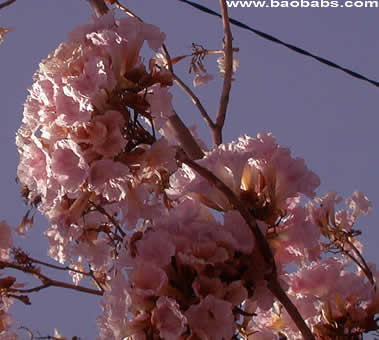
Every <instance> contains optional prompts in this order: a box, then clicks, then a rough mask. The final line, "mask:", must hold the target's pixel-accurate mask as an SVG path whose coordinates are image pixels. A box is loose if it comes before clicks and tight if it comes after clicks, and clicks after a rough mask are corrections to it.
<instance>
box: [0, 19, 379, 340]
mask: <svg viewBox="0 0 379 340" xmlns="http://www.w3.org/2000/svg"><path fill="white" fill-rule="evenodd" d="M163 39H164V34H163V33H161V32H160V31H159V29H158V28H156V27H155V26H152V25H147V24H144V23H141V22H139V21H138V20H136V19H133V18H129V19H121V20H115V18H114V16H113V14H112V13H110V14H107V15H105V16H103V17H102V18H100V19H97V20H95V21H94V23H92V24H90V25H85V26H81V27H79V28H77V29H76V30H75V31H73V32H72V33H71V34H70V36H69V40H68V42H66V43H62V44H61V45H60V46H59V47H58V49H57V50H56V51H54V52H53V53H52V54H51V55H49V57H48V58H47V59H46V60H44V61H43V62H42V63H41V65H40V68H39V71H38V72H37V73H36V74H35V82H34V84H33V85H32V88H31V89H30V95H29V96H28V98H27V101H26V104H25V110H24V119H23V123H22V126H21V128H20V129H19V131H18V134H17V140H16V142H17V146H18V148H19V152H20V165H19V167H18V178H19V180H20V182H21V183H22V185H23V195H24V197H25V198H26V199H27V200H28V201H29V202H30V203H31V204H32V205H35V206H37V207H38V209H39V210H40V211H41V212H43V213H44V214H45V215H46V216H47V217H48V219H49V223H50V226H49V228H48V230H47V231H46V235H47V237H48V239H49V242H50V249H49V254H50V256H52V257H53V258H54V259H56V260H57V261H60V262H61V263H64V262H69V263H70V270H71V271H72V273H71V274H72V278H73V281H74V283H75V284H78V283H79V281H80V280H81V278H82V277H83V275H82V273H81V272H80V270H79V269H82V268H83V267H84V263H87V264H89V266H90V268H91V274H92V273H93V276H92V277H93V279H94V280H95V281H96V284H97V286H98V287H99V289H101V292H102V293H104V296H103V299H102V307H103V314H102V315H101V316H100V317H99V319H98V324H99V328H100V339H107V340H112V339H113V340H121V339H133V340H139V339H141V340H142V339H144V340H145V339H146V340H147V339H149V340H160V339H165V340H176V339H178V340H184V339H186V340H198V339H203V340H206V339H208V340H230V339H232V338H233V337H238V336H239V337H244V338H245V339H267V340H269V339H270V340H271V339H275V338H276V337H277V336H280V337H281V339H302V335H301V334H300V332H299V330H298V329H297V327H296V325H295V324H294V322H293V321H292V319H291V318H290V316H289V315H288V314H287V312H286V311H285V310H284V308H283V306H282V305H281V304H280V303H279V302H278V301H277V299H276V297H275V296H274V295H273V293H272V292H271V291H270V287H269V285H268V281H269V279H268V277H269V276H270V275H271V277H273V275H272V272H271V271H272V269H273V268H272V267H270V268H268V266H267V259H266V258H265V257H264V254H262V252H261V248H262V247H261V244H260V242H262V240H259V238H258V237H257V236H256V235H257V233H256V231H257V230H258V231H259V233H258V234H259V235H260V234H261V235H262V238H263V240H264V241H265V242H267V244H268V246H269V249H270V251H272V258H273V259H272V260H273V262H275V266H274V269H275V270H276V272H275V275H276V276H275V278H277V283H278V284H279V285H280V286H281V287H280V289H282V290H283V291H286V292H287V294H288V295H289V297H290V299H291V301H292V303H293V304H294V305H295V306H296V307H297V309H298V310H299V311H300V313H301V315H302V317H303V318H304V320H305V321H306V322H307V323H308V325H309V326H311V327H313V332H314V334H316V335H317V336H319V337H320V339H335V337H336V336H339V335H341V334H342V335H345V334H349V335H356V334H358V335H359V334H361V333H363V332H368V331H371V330H374V329H376V328H375V327H374V324H375V319H374V317H373V316H374V315H375V313H376V312H378V311H379V310H378V306H379V304H378V301H379V300H378V295H377V293H376V290H375V289H374V288H373V287H374V285H375V282H376V277H377V276H378V274H377V272H376V270H375V269H374V268H373V267H372V266H370V265H368V264H367V263H366V262H365V261H364V260H363V257H362V256H361V252H362V245H361V244H360V243H359V242H358V241H357V240H356V239H355V237H356V236H357V235H358V234H359V232H358V231H357V230H356V229H355V227H354V224H355V222H356V220H357V218H358V216H359V215H360V214H368V213H369V212H370V210H371V205H370V202H369V201H368V199H367V197H365V196H364V195H363V194H361V193H359V192H354V193H353V195H352V196H351V198H349V199H348V200H347V209H345V210H341V211H337V212H336V208H335V205H336V204H338V203H339V202H340V200H341V199H340V198H339V196H338V195H337V194H336V193H334V192H329V193H328V194H327V195H326V196H325V197H323V198H315V195H316V192H315V191H316V189H317V187H318V186H319V184H320V180H319V178H318V176H317V175H316V174H315V173H313V172H312V171H311V170H309V169H308V168H307V166H306V165H305V162H304V160H303V159H301V158H294V157H292V156H291V151H290V150H289V149H288V148H285V147H282V146H280V145H279V144H278V143H277V142H276V140H275V138H274V137H273V136H272V135H271V134H258V135H257V137H256V138H253V137H248V136H241V137H240V138H239V139H238V140H236V141H233V142H231V143H227V144H222V145H219V146H217V147H215V148H214V149H213V150H211V151H206V150H205V147H204V148H203V149H204V150H203V152H204V157H203V158H202V159H200V160H198V161H197V163H196V164H197V165H198V166H199V167H202V168H203V169H206V170H207V171H208V172H209V173H211V174H212V175H213V176H216V177H217V178H218V179H219V180H221V181H222V182H223V183H224V184H225V185H226V187H227V188H228V189H229V190H230V192H232V193H233V195H234V196H235V197H236V199H237V200H238V202H239V203H240V204H241V205H242V206H243V208H244V209H246V211H247V212H248V215H249V218H250V219H251V221H254V228H257V229H256V230H255V229H253V228H252V226H251V224H249V223H248V222H249V221H250V220H249V221H247V219H246V216H244V217H243V214H240V211H239V210H238V207H237V206H236V204H235V203H233V201H232V200H231V199H230V197H228V196H227V195H226V194H225V191H223V190H221V189H220V188H219V187H217V186H215V185H214V184H212V183H214V182H212V181H211V180H210V178H207V177H206V176H204V175H203V174H199V173H198V172H197V171H195V170H194V169H193V168H192V167H191V166H189V165H186V164H185V163H184V162H181V161H180V158H178V157H176V155H177V144H178V143H177V141H176V137H175V133H173V131H172V130H171V129H170V116H172V115H173V108H172V106H171V95H170V93H169V92H168V87H169V86H170V85H171V74H170V72H169V71H168V69H167V67H166V64H165V63H164V62H161V63H160V64H159V63H158V61H157V60H158V59H159V58H157V57H155V58H153V59H151V60H150V63H149V65H148V66H147V67H146V66H145V65H144V64H143V58H142V57H141V55H140V53H141V47H142V45H143V44H144V42H145V41H146V42H147V43H148V45H149V46H150V48H151V49H152V50H153V51H156V50H157V49H158V48H159V47H160V46H161V45H162V42H163ZM157 63H158V64H157ZM219 64H220V69H221V72H224V71H225V70H224V61H223V59H222V58H221V59H220V60H219ZM236 66H237V65H235V67H236ZM195 71H198V72H197V73H196V72H195V73H196V76H197V78H195V79H196V81H197V82H202V81H203V80H205V79H201V78H200V76H201V72H200V69H196V70H195ZM308 199H309V200H310V201H309V202H308V203H306V204H304V202H305V200H308ZM8 231H9V230H8V228H7V226H5V225H3V224H0V233H1V234H2V235H1V236H2V237H1V238H0V257H1V260H2V261H7V260H8V256H9V249H10V247H11V246H12V242H11V238H10V232H8ZM328 252H329V253H332V252H333V256H329V255H328ZM337 255H344V257H342V256H337ZM347 259H349V260H351V261H350V262H348V260H347ZM349 264H352V265H354V266H355V267H349ZM289 265H291V266H292V267H293V269H291V271H289V268H291V266H289ZM325 273H326V274H325ZM324 275H326V279H324V278H323V277H324ZM1 306H2V305H0V307H1ZM284 307H285V306H284ZM0 321H1V319H0ZM4 329H5V327H4ZM0 336H1V334H0Z"/></svg>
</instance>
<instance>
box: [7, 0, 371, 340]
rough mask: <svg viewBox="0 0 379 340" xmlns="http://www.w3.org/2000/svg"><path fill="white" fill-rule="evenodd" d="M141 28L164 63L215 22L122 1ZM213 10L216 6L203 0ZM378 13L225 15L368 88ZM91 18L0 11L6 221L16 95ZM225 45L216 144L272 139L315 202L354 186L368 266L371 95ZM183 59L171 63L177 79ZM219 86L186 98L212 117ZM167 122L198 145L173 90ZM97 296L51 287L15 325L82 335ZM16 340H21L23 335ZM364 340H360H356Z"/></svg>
mask: <svg viewBox="0 0 379 340" xmlns="http://www.w3.org/2000/svg"><path fill="white" fill-rule="evenodd" d="M125 3H126V4H127V5H128V6H129V8H130V9H131V10H133V11H135V12H136V13H137V14H138V15H139V16H141V17H142V18H144V19H145V21H147V22H150V23H154V24H157V25H158V26H160V28H161V30H162V31H164V32H166V33H167V46H168V49H169V51H170V54H171V56H177V55H181V54H187V53H189V52H190V46H191V43H192V42H195V43H198V44H202V45H204V46H205V47H206V48H209V49H218V48H220V46H221V39H222V27H221V24H220V21H219V20H218V19H217V18H215V17H211V16H209V15H207V14H204V13H201V12H199V11H197V10H195V9H192V8H191V7H189V6H187V5H184V4H182V3H179V2H178V1H176V0H154V1H152V0H128V1H127V2H125ZM202 4H203V5H206V6H208V7H210V8H212V9H214V10H217V11H219V8H218V1H216V0H212V1H211V0H203V1H202ZM378 10H379V9H378V8H371V9H370V8H366V9H365V8H350V9H348V8H343V9H341V8H329V9H327V8H326V9H307V8H306V9H298V8H297V9H286V8H284V9H278V8H275V9H268V8H264V9H259V8H256V9H254V8H250V9H247V8H245V9H243V8H239V9H235V8H233V9H230V12H229V14H230V16H231V17H233V18H236V19H239V20H240V21H243V22H245V23H246V24H248V25H250V26H253V27H255V28H257V29H259V30H262V31H264V32H267V33H270V34H272V35H274V36H276V37H278V38H280V39H282V40H284V41H286V42H289V43H292V44H295V45H298V46H300V47H303V48H305V49H307V50H309V51H311V52H313V53H315V54H318V55H321V56H323V57H325V58H329V59H330V60H333V61H336V62H337V63H339V64H341V65H343V66H346V67H348V68H351V69H353V70H355V71H357V72H361V73H362V74H364V75H367V76H368V77H371V78H373V79H376V80H379V67H378V55H379V41H378V39H377V33H378V29H377V18H378ZM90 16H91V11H90V8H89V6H88V4H87V3H86V1H85V0H80V1H78V0H65V1H61V0H60V1H58V0H45V1H42V0H34V1H25V0H17V1H16V3H15V4H13V5H12V6H10V7H8V8H5V9H3V10H1V11H0V26H5V27H12V28H14V29H15V31H14V32H12V33H9V34H8V35H7V36H6V40H5V42H4V43H3V44H2V45H0V60H1V63H0V89H1V91H0V98H1V103H2V117H3V120H2V123H1V124H0V148H1V155H2V157H3V161H2V164H1V172H2V176H1V178H0V180H1V182H0V188H1V190H2V195H1V197H0V203H1V204H0V206H1V210H0V220H2V219H5V220H7V221H8V222H9V223H10V224H11V225H17V224H18V223H19V221H20V219H21V217H22V215H23V214H24V213H25V211H26V207H25V206H24V205H23V203H22V200H21V199H20V196H19V190H18V186H17V185H16V183H15V181H14V179H15V176H16V167H17V163H18V154H17V150H16V147H15V145H14V136H15V132H16V130H17V129H18V127H19V125H20V121H21V118H22V110H23V109H22V105H23V102H24V101H25V98H26V95H27V93H26V89H27V88H28V87H29V86H30V85H31V83H32V75H33V73H34V72H35V71H36V69H37V67H38V63H39V61H40V60H41V59H42V58H45V57H46V56H47V54H48V53H49V52H50V51H52V50H53V49H55V47H56V46H57V45H58V44H59V43H60V42H61V41H63V40H65V39H66V36H67V33H68V32H69V31H70V30H72V28H73V27H74V26H75V25H77V24H80V23H86V22H87V21H88V20H89V18H90ZM232 31H233V36H234V45H235V46H236V47H239V48H240V53H239V55H240V59H241V66H240V68H239V71H238V72H237V74H236V81H235V82H234V83H233V86H232V93H231V101H230V106H229V110H228V117H227V121H226V127H225V130H224V136H225V141H231V140H233V139H236V138H237V137H238V136H239V135H241V134H249V135H251V136H254V135H256V133H258V132H260V131H262V132H269V131H271V132H272V133H273V134H274V135H275V136H276V137H277V139H278V142H279V143H280V144H281V145H284V146H288V147H290V148H291V149H292V151H293V154H294V155H295V156H298V157H303V158H304V159H305V161H306V163H307V165H308V167H309V168H311V169H312V170H313V171H315V172H316V173H317V174H318V175H319V176H320V178H321V187H320V189H319V191H318V193H319V194H320V195H322V194H324V193H325V192H326V191H327V190H329V189H333V190H336V191H338V192H339V193H340V194H341V195H343V196H345V197H346V196H348V195H350V194H351V193H352V192H353V191H354V190H356V189H358V190H360V191H362V192H364V193H366V194H367V195H368V197H369V198H370V199H371V200H372V202H373V206H374V213H373V214H372V215H371V216H370V217H367V218H362V219H361V223H360V226H361V228H362V230H363V237H362V240H363V241H364V243H365V244H366V245H367V248H366V252H365V254H366V258H367V259H368V260H369V261H371V262H379V254H378V252H377V242H378V240H379V229H378V226H377V220H378V217H379V215H378V209H377V207H378V205H379V204H378V203H379V193H378V192H379V190H378V189H379V186H378V180H377V178H378V170H379V162H378V146H379V134H378V133H377V129H378V126H379V118H378V98H379V89H378V88H375V87H374V86H372V85H369V84H367V83H365V82H363V81H360V80H356V79H353V78H351V77H349V76H348V75H346V74H344V73H342V72H340V71H337V70H333V69H330V68H328V67H326V66H324V65H321V64H319V63H317V62H316V61H314V60H311V59H310V58H307V57H304V56H300V55H298V54H295V53H294V52H291V51H289V50H287V49H286V48H284V47H281V46H278V45H275V44H273V43H271V42H269V41H266V40H263V39H262V38H259V37H257V36H255V35H253V34H252V33H250V32H247V31H243V30H241V29H240V28H236V27H232ZM206 66H208V71H209V72H210V73H213V74H214V75H217V67H216V58H213V57H209V58H208V59H207V61H206ZM187 69H188V63H187V62H184V63H182V64H180V65H178V66H177V67H176V71H177V73H178V74H179V75H183V79H185V80H186V82H187V83H190V82H192V77H188V76H187V75H186V74H185V73H186V70H187ZM220 86H221V81H220V79H219V78H218V77H217V76H216V77H215V80H214V81H213V82H212V83H210V84H209V85H207V86H205V87H202V88H198V89H197V90H196V93H197V94H198V95H199V97H200V99H201V100H202V101H203V103H204V106H205V107H206V109H208V111H209V112H210V113H211V114H213V113H214V112H215V111H216V110H217V107H218V101H217V99H218V98H219V93H220ZM173 93H174V95H175V99H174V104H175V109H176V111H177V112H178V114H179V115H180V116H181V117H182V118H183V119H184V120H185V121H186V122H188V123H191V124H193V123H196V124H198V127H199V133H200V135H201V136H203V137H205V138H206V140H207V141H209V138H208V136H209V133H208V131H207V130H206V128H205V125H204V123H203V121H202V120H201V119H200V117H199V113H198V112H197V110H196V109H195V107H194V106H193V105H192V103H191V101H190V100H189V99H188V98H187V97H186V96H185V95H183V94H182V92H181V91H180V90H177V89H175V90H173ZM46 225H47V222H46V221H45V220H44V219H42V218H39V219H37V222H36V224H35V227H34V228H35V230H34V231H33V232H32V233H31V236H32V237H31V241H29V242H24V243H21V242H20V243H19V244H23V245H25V248H26V249H27V250H28V251H29V253H30V254H31V255H32V256H34V257H40V258H43V257H45V254H46V241H45V239H44V237H43V236H42V231H43V230H44V229H45V228H46ZM96 299H97V298H94V297H92V296H83V294H81V293H77V292H70V291H67V292H63V291H62V290H58V289H55V288H51V289H50V290H46V291H43V292H40V293H35V294H34V295H32V296H31V301H32V303H33V306H32V307H27V306H23V305H21V304H20V303H19V302H16V303H15V306H14V309H13V314H14V316H15V319H16V320H19V321H21V322H22V323H23V324H24V325H25V326H28V327H30V328H31V329H33V330H37V329H38V330H40V331H41V334H42V335H47V334H50V335H51V334H52V333H53V328H54V327H57V328H59V329H60V330H61V331H62V332H63V333H64V334H65V335H66V336H68V337H70V336H73V335H79V336H81V337H82V338H85V339H88V340H89V339H93V338H94V337H95V334H96V328H95V327H96V325H95V321H94V320H95V317H96V315H98V314H99V313H100V309H98V308H97V307H96V306H97V305H96ZM25 339H26V337H25ZM367 339H368V337H367Z"/></svg>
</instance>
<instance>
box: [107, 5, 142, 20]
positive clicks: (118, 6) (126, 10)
mask: <svg viewBox="0 0 379 340" xmlns="http://www.w3.org/2000/svg"><path fill="white" fill-rule="evenodd" d="M112 3H113V4H114V5H115V6H116V7H117V8H118V9H120V10H122V11H124V12H125V13H126V14H127V15H129V16H131V17H133V18H136V19H137V20H138V21H140V22H143V20H142V19H141V18H140V17H139V16H138V15H137V14H135V13H134V12H132V11H131V10H130V9H129V8H126V7H125V6H124V5H122V4H120V2H119V1H118V0H112Z"/></svg>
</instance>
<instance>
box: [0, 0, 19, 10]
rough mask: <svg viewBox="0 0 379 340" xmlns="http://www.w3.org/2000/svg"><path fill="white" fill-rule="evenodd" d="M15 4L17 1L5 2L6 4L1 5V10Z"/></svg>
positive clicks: (9, 0)
mask: <svg viewBox="0 0 379 340" xmlns="http://www.w3.org/2000/svg"><path fill="white" fill-rule="evenodd" d="M14 2H16V0H8V1H5V2H4V3H2V4H0V9H3V8H5V7H7V6H9V5H11V4H13V3H14Z"/></svg>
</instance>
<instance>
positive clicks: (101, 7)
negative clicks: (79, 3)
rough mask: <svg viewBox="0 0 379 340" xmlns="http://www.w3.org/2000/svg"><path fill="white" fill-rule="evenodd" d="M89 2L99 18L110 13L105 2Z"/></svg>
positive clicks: (98, 0) (97, 0) (94, 0)
mask: <svg viewBox="0 0 379 340" xmlns="http://www.w3.org/2000/svg"><path fill="white" fill-rule="evenodd" d="M88 2H89V4H90V6H91V7H92V8H93V10H94V12H95V14H96V16H97V17H101V16H102V15H104V14H106V13H107V12H108V7H107V5H106V4H105V2H104V0H88Z"/></svg>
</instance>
